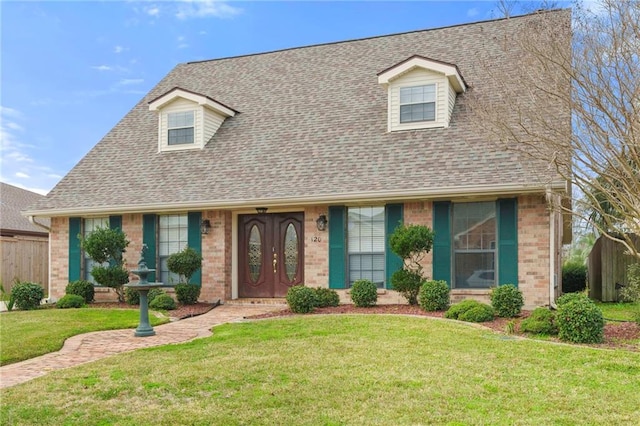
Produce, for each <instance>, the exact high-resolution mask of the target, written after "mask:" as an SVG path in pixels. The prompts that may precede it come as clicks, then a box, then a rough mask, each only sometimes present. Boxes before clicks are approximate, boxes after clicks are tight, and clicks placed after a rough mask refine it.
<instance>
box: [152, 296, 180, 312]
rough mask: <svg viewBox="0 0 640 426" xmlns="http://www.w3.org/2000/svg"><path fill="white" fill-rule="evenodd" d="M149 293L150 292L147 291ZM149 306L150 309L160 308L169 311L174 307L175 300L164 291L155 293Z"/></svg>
mask: <svg viewBox="0 0 640 426" xmlns="http://www.w3.org/2000/svg"><path fill="white" fill-rule="evenodd" d="M149 293H151V292H149ZM149 307H150V308H151V309H162V310H165V311H171V310H173V309H175V308H176V301H175V300H173V297H171V296H169V295H168V294H166V293H161V294H157V295H156V296H155V297H154V298H153V299H152V300H151V301H150V302H149Z"/></svg>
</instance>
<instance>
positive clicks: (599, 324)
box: [556, 297, 604, 343]
mask: <svg viewBox="0 0 640 426" xmlns="http://www.w3.org/2000/svg"><path fill="white" fill-rule="evenodd" d="M556 322H557V324H558V336H559V337H560V339H561V340H566V341H568V342H573V343H600V342H602V339H603V336H604V318H603V316H602V311H601V310H600V309H599V308H598V307H597V306H596V305H595V303H593V302H592V301H591V300H589V299H588V298H586V297H585V298H582V299H578V298H576V299H574V300H572V301H570V302H565V303H563V304H562V305H559V306H558V313H557V315H556Z"/></svg>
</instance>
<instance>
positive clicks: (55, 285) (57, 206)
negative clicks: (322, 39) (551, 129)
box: [25, 10, 570, 306]
mask: <svg viewBox="0 0 640 426" xmlns="http://www.w3.org/2000/svg"><path fill="white" fill-rule="evenodd" d="M532 20H544V22H545V23H547V24H546V25H547V27H548V28H553V27H556V26H558V25H560V24H562V25H565V24H567V23H568V22H569V21H570V12H569V11H567V10H561V11H552V12H545V13H538V14H533V15H527V16H523V17H516V18H511V19H501V20H494V21H486V22H479V23H474V24H467V25H459V26H453V27H447V28H440V29H432V30H424V31H414V32H408V33H403V34H395V35H388V36H381V37H373V38H367V39H360V40H353V41H345V42H338V43H329V44H322V45H316V46H308V47H301V48H292V49H286V50H281V51H275V52H269V53H262V54H254V55H246V56H239V57H232V58H224V59H217V60H209V61H201V62H192V63H185V64H180V65H178V66H177V67H176V68H175V69H174V70H172V71H171V72H170V73H169V74H168V75H167V76H166V77H165V78H164V79H163V80H162V81H160V83H158V85H157V86H156V87H154V88H153V89H152V90H151V92H150V93H148V94H147V95H146V96H145V97H144V98H143V99H142V100H141V101H140V102H139V103H138V104H137V105H136V106H135V107H134V108H133V109H132V110H131V111H130V112H129V113H128V114H127V115H126V116H125V117H124V118H123V119H122V120H121V121H120V122H119V123H118V124H117V125H116V126H115V127H114V128H113V130H111V131H110V132H109V133H108V134H107V135H106V136H105V137H104V139H102V140H101V141H100V142H99V143H98V144H97V145H96V146H95V147H94V148H93V149H92V150H91V151H90V152H89V153H88V154H87V155H86V156H85V157H84V158H83V159H82V160H81V161H80V162H79V163H78V164H77V165H76V166H75V167H74V168H73V169H72V170H71V171H70V172H69V174H68V175H67V176H65V177H64V178H63V179H62V180H61V181H60V183H59V184H58V185H57V186H56V187H55V188H54V189H53V190H52V191H51V192H50V194H49V195H48V196H47V198H46V200H44V201H43V202H40V203H38V204H36V205H34V206H33V207H31V208H30V210H29V211H27V212H25V214H26V215H30V216H35V217H50V218H51V221H52V222H51V258H52V265H51V271H50V275H51V278H50V289H49V294H50V295H52V296H53V297H60V296H62V295H63V294H64V288H65V286H66V284H67V283H68V282H69V281H72V280H76V279H79V278H85V279H91V267H92V265H91V261H90V260H89V259H87V258H86V256H85V255H84V254H83V252H82V250H81V248H80V245H79V241H78V235H79V234H87V233H88V232H90V231H91V230H92V229H94V228H95V227H96V226H110V227H112V228H121V229H122V230H123V231H124V232H125V233H126V235H127V237H128V239H129V240H130V241H131V245H130V246H129V249H128V251H127V254H126V258H127V263H128V266H129V267H130V268H133V267H134V266H135V264H136V262H137V261H138V253H139V251H140V249H141V246H142V244H143V243H144V244H147V246H148V247H149V250H148V252H147V264H148V265H149V267H150V268H156V269H157V273H156V276H154V277H151V278H152V279H157V280H162V281H164V282H170V281H171V280H172V279H174V277H171V276H170V274H169V271H168V270H167V267H166V258H167V256H168V255H169V254H171V253H174V252H176V251H179V250H181V249H182V248H184V247H185V245H189V246H190V247H193V248H194V249H196V250H198V251H200V252H201V253H202V255H203V258H204V261H203V266H202V270H201V271H200V272H199V273H198V274H197V275H196V276H195V277H194V278H193V280H192V281H194V282H196V283H197V284H198V285H201V286H202V292H201V300H204V301H215V300H217V299H222V300H223V301H231V300H234V299H243V298H279V297H282V296H284V295H285V294H286V291H287V289H288V288H289V287H290V286H293V285H296V284H304V285H306V286H313V287H315V286H320V287H330V288H334V289H343V290H346V289H348V288H349V286H350V285H351V284H352V283H353V282H354V281H355V280H357V279H360V278H367V279H371V280H372V281H374V282H376V283H377V285H378V286H379V287H380V288H385V289H390V279H389V278H390V276H391V274H392V273H393V272H394V271H395V270H397V269H398V268H400V267H401V265H402V263H401V260H400V259H399V258H397V257H396V256H395V255H394V254H393V253H391V251H390V249H389V244H388V239H389V235H390V234H391V232H392V231H393V230H394V229H395V227H396V226H397V225H398V224H399V223H406V224H425V225H428V226H430V227H432V228H433V229H434V230H435V233H436V234H435V235H436V236H435V242H434V247H433V251H432V253H430V254H429V255H428V257H427V258H426V260H425V265H424V266H425V270H426V271H427V272H428V273H430V275H431V277H433V278H435V279H444V280H446V281H447V282H448V283H449V285H450V287H451V289H452V294H453V297H454V298H458V299H460V298H467V297H475V298H481V299H482V298H484V299H486V298H487V295H488V292H489V288H490V287H493V286H496V285H502V284H507V283H513V284H516V285H518V286H519V288H520V289H521V290H522V291H523V293H524V296H525V301H526V305H527V306H536V305H548V304H549V303H552V302H553V300H554V298H555V296H556V293H557V291H558V282H557V280H558V276H559V275H560V274H559V268H560V264H561V262H560V247H561V243H562V239H563V226H562V225H563V223H562V216H561V215H560V213H558V209H557V208H556V207H557V206H556V205H555V204H556V203H557V200H558V199H559V198H558V196H557V195H555V194H557V193H563V192H564V191H566V190H567V183H566V182H565V181H563V180H562V179H561V178H559V176H557V175H555V174H554V173H552V172H551V171H550V170H549V169H548V167H547V165H546V164H540V163H537V162H534V161H532V160H531V159H529V158H521V157H518V154H516V153H515V152H510V151H508V152H507V151H501V150H499V149H498V148H497V147H496V144H494V143H493V142H492V141H491V140H490V139H489V138H487V137H486V136H483V134H484V133H483V132H479V131H478V128H477V125H476V124H474V123H473V116H472V114H473V111H472V110H471V109H470V108H469V105H468V97H467V96H468V94H469V93H470V92H471V91H473V92H474V93H475V95H476V96H510V95H513V94H509V93H499V92H498V90H499V87H500V86H499V85H497V84H496V81H495V78H494V76H493V75H492V76H491V77H490V76H489V75H488V74H487V73H486V72H485V70H484V69H483V66H482V65H481V62H483V61H484V62H486V61H487V60H490V61H491V66H492V70H493V73H492V74H495V73H496V72H502V73H504V75H505V76H506V75H508V74H509V71H510V64H511V63H513V61H517V60H518V58H519V57H520V56H519V55H520V54H521V52H518V50H517V47H516V46H514V47H513V49H511V50H508V51H504V50H501V49H499V48H497V47H496V46H497V43H498V41H497V40H501V39H503V38H504V37H508V35H509V34H513V33H515V32H517V31H522V29H523V26H524V25H526V24H527V23H528V22H530V21H532ZM567 37H568V36H567ZM567 48H570V47H569V41H568V42H567ZM568 84H569V83H567V88H568ZM541 113H549V114H556V115H558V116H560V117H565V118H567V122H569V119H568V118H569V111H564V110H559V109H558V107H557V106H555V105H553V104H550V105H549V106H548V108H546V110H545V111H541ZM505 119H510V120H511V119H513V120H515V119H517V117H515V116H514V117H505ZM101 291H104V290H101ZM113 296H114V295H113V293H110V294H109V293H106V294H103V293H100V294H99V297H101V298H108V297H113Z"/></svg>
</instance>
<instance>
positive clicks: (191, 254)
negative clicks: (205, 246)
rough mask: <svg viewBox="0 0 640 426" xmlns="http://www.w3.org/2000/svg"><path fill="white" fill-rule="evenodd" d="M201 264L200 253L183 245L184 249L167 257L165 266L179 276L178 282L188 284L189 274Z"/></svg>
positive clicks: (193, 272) (194, 271)
mask: <svg viewBox="0 0 640 426" xmlns="http://www.w3.org/2000/svg"><path fill="white" fill-rule="evenodd" d="M201 266H202V255H201V254H200V253H198V252H197V251H195V250H194V249H192V248H191V247H185V248H184V250H182V251H179V252H177V253H173V254H172V255H170V256H169V257H168V258H167V268H169V270H170V271H171V272H173V273H174V274H178V275H179V276H180V278H181V281H180V282H181V283H183V284H189V280H190V279H191V276H192V275H193V274H195V273H196V271H197V270H198V269H200V267H201ZM198 295H200V293H198ZM178 300H180V299H178ZM194 303H195V302H194Z"/></svg>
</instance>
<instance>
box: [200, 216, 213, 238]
mask: <svg viewBox="0 0 640 426" xmlns="http://www.w3.org/2000/svg"><path fill="white" fill-rule="evenodd" d="M210 229H211V222H209V219H205V220H203V221H202V223H201V224H200V232H201V233H202V235H207V234H208V233H209V230H210Z"/></svg>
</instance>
